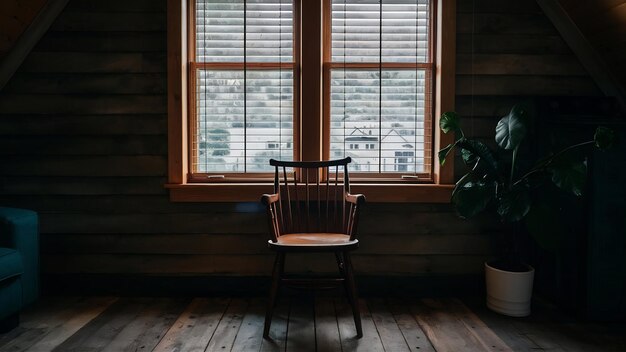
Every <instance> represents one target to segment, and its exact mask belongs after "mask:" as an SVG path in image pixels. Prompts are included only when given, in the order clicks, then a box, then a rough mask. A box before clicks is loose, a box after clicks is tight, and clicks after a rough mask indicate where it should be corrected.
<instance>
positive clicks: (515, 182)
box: [438, 105, 615, 244]
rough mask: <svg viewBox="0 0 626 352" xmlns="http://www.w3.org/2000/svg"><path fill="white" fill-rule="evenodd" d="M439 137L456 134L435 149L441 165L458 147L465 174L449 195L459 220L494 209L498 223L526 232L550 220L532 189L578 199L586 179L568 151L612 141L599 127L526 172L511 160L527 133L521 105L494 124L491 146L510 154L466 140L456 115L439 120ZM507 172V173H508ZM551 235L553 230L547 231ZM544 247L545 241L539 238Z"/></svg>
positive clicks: (607, 145)
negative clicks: (519, 225) (547, 188)
mask: <svg viewBox="0 0 626 352" xmlns="http://www.w3.org/2000/svg"><path fill="white" fill-rule="evenodd" d="M440 121H441V122H440V127H441V130H442V131H443V132H444V133H447V132H450V131H453V132H457V133H458V134H459V135H460V137H459V138H458V139H457V140H456V141H455V142H454V143H453V144H450V145H448V146H446V147H445V148H443V149H441V150H440V151H439V154H438V155H439V161H440V163H441V165H443V164H444V163H443V162H444V160H445V158H446V156H447V155H448V154H450V153H451V152H453V151H454V150H455V149H456V148H459V149H460V154H461V157H462V159H463V162H464V163H465V165H466V166H467V167H468V169H469V171H468V173H467V174H466V175H464V176H463V177H462V178H461V179H460V180H459V181H458V182H457V184H456V186H455V188H454V191H453V192H452V203H453V204H454V206H455V208H456V210H457V213H458V215H459V216H460V217H462V218H471V217H473V216H476V215H478V214H479V213H481V212H483V211H485V210H486V209H489V208H491V207H493V208H494V209H495V211H496V213H497V214H498V215H499V217H500V219H501V220H502V221H503V222H508V223H516V222H519V221H521V220H524V219H526V223H527V225H528V228H529V229H531V230H533V229H534V230H539V229H541V228H542V225H541V222H544V223H546V224H544V225H545V226H544V227H545V228H546V229H550V226H548V225H547V223H551V222H552V221H550V220H551V219H550V218H549V216H553V214H552V213H551V212H550V210H549V209H546V208H550V207H548V206H546V201H545V200H543V201H542V198H541V197H540V196H539V197H536V196H531V194H532V192H533V190H538V191H537V192H536V193H539V194H541V190H540V188H541V187H542V186H543V185H546V184H549V183H553V184H554V185H556V186H557V187H558V188H559V189H561V190H562V191H565V192H568V193H571V194H574V195H576V196H580V195H582V192H583V189H584V185H585V179H586V175H587V165H586V162H585V161H581V160H576V159H575V158H573V157H571V155H570V151H571V150H573V149H579V148H583V147H586V146H590V145H595V146H596V147H597V148H599V149H601V150H604V149H607V148H610V147H611V146H612V145H613V144H614V143H615V135H614V132H613V131H612V130H610V129H608V128H606V127H598V128H597V130H596V132H595V135H594V139H593V140H592V141H587V142H583V143H578V144H575V145H572V146H569V147H567V148H565V149H563V150H560V151H558V152H556V153H553V154H551V155H549V156H547V157H544V158H541V159H539V160H538V161H537V162H536V163H535V164H534V166H532V167H531V168H529V169H528V170H519V167H518V166H517V164H516V159H517V155H518V151H519V147H520V145H521V143H522V142H523V140H524V138H525V137H526V135H527V132H528V128H529V127H528V126H529V117H528V113H527V112H526V110H524V109H523V108H522V107H521V106H519V105H516V106H514V107H513V108H512V109H511V111H510V112H509V114H507V115H506V116H504V117H503V118H502V119H500V121H499V122H498V125H497V127H496V130H495V142H496V144H497V146H498V147H499V148H501V149H503V150H512V153H495V152H494V151H493V150H491V149H490V148H489V147H488V146H487V145H486V144H485V143H483V142H481V141H479V140H474V139H470V138H467V137H465V134H464V133H463V130H462V128H461V123H460V118H459V116H458V115H457V114H456V113H453V112H447V113H445V114H444V115H443V116H442V117H441V120H440ZM500 155H505V156H507V157H509V156H510V159H509V160H500ZM508 164H510V165H511V167H510V170H503V168H502V167H500V166H501V165H508ZM507 171H508V172H507ZM552 231H553V232H555V231H554V230H553V229H552ZM540 242H543V243H546V244H549V243H550V241H549V240H545V238H544V239H542V241H540Z"/></svg>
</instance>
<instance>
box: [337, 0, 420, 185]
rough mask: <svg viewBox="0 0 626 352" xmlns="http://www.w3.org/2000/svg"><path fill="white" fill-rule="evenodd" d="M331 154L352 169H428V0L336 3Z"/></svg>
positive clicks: (386, 170)
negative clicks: (346, 160) (348, 161)
mask: <svg viewBox="0 0 626 352" xmlns="http://www.w3.org/2000/svg"><path fill="white" fill-rule="evenodd" d="M331 21H332V23H331V41H332V42H331V60H332V62H331V64H332V66H331V67H332V68H331V72H330V80H331V82H330V104H331V106H330V115H331V116H330V124H331V126H330V137H331V138H330V140H331V145H330V154H331V157H344V156H350V157H352V158H353V160H354V161H353V163H352V164H351V165H350V167H351V171H361V172H371V173H390V172H399V173H404V174H406V173H415V174H420V173H429V172H430V169H431V165H430V163H431V162H430V159H431V157H430V154H431V149H432V148H431V127H430V122H431V120H430V119H431V118H430V111H431V110H430V108H431V99H432V96H431V92H430V90H431V84H430V80H431V77H432V76H431V75H432V70H431V63H430V28H429V26H430V23H429V21H430V8H429V1H427V0H382V1H378V0H332V14H331Z"/></svg>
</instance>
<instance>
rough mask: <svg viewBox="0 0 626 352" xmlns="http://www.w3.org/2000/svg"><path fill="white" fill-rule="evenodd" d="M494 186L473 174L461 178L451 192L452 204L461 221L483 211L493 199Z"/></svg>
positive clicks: (493, 183) (492, 183)
mask: <svg viewBox="0 0 626 352" xmlns="http://www.w3.org/2000/svg"><path fill="white" fill-rule="evenodd" d="M495 188H496V184H495V182H493V181H491V182H490V181H486V180H484V179H481V178H479V177H476V175H475V174H473V173H471V172H470V173H468V174H466V175H465V176H463V177H462V178H461V179H460V180H459V181H458V182H457V183H456V186H455V187H454V191H452V202H453V203H454V204H455V205H456V211H457V213H458V214H459V216H460V217H462V218H463V219H469V218H471V217H473V216H475V215H478V214H479V213H480V212H482V211H483V210H485V208H486V207H487V205H488V204H489V202H490V201H491V200H492V199H493V197H494V191H495Z"/></svg>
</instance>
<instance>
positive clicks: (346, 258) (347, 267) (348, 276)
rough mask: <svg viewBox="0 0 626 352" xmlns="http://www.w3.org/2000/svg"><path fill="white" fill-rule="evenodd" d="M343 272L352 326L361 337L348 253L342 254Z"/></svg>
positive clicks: (356, 297) (357, 303) (361, 332)
mask: <svg viewBox="0 0 626 352" xmlns="http://www.w3.org/2000/svg"><path fill="white" fill-rule="evenodd" d="M343 263H344V267H345V268H344V270H345V273H346V284H347V288H348V298H349V299H350V304H351V305H352V315H353V316H354V325H355V326H356V336H357V337H358V338H361V337H363V328H362V327H361V311H360V309H359V296H358V294H357V290H356V282H355V281H354V270H352V260H351V259H350V253H348V252H344V253H343Z"/></svg>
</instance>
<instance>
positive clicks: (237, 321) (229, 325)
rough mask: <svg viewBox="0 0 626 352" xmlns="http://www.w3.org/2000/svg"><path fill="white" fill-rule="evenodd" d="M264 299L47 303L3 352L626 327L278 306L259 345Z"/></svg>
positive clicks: (271, 346)
mask: <svg viewBox="0 0 626 352" xmlns="http://www.w3.org/2000/svg"><path fill="white" fill-rule="evenodd" d="M265 304H266V300H265V298H193V299H191V298H149V297H146V298H141V297H49V298H44V299H42V300H40V301H39V302H38V303H37V304H35V305H34V306H32V307H30V308H28V309H26V310H25V311H24V312H23V313H22V314H21V319H20V325H19V326H18V327H17V328H15V329H14V330H12V331H10V332H7V333H5V334H0V351H3V352H4V351H63V352H65V351H81V352H87V351H89V352H96V351H105V352H118V351H121V352H126V351H128V352H130V351H133V352H136V351H168V352H169V351H178V352H188V351H190V352H195V351H197V352H217V351H231V352H247V351H254V352H259V351H282V352H285V351H295V352H303V351H304V352H306V351H319V352H329V351H330V352H350V351H366V352H367V351H369V352H379V351H380V352H383V351H385V352H400V351H420V352H421V351H427V352H434V351H439V352H441V351H443V352H446V351H454V352H456V351H464V352H465V351H529V352H531V351H594V352H596V351H600V352H604V351H607V352H608V351H626V324H624V323H621V324H619V323H612V324H609V323H597V322H581V321H579V320H576V319H574V318H571V317H567V316H565V315H563V314H562V313H560V312H559V311H558V310H557V309H554V308H551V307H550V306H546V305H540V306H539V307H535V308H533V314H532V315H531V316H530V317H527V318H510V317H505V316H502V315H498V314H496V313H493V312H491V311H489V310H487V309H486V308H485V306H484V303H483V302H482V301H476V300H467V299H466V300H463V301H461V300H459V299H455V298H431V299H407V298H403V299H400V298H368V299H361V300H359V307H360V309H361V319H362V324H363V337H362V338H361V339H357V338H356V330H355V327H354V320H353V316H352V309H351V306H350V305H349V304H348V302H347V300H346V299H345V298H337V297H334V296H328V295H319V296H316V295H314V294H311V293H307V294H301V295H291V296H286V297H279V299H278V302H277V306H276V309H275V311H274V318H273V320H272V326H271V329H270V339H263V337H262V335H263V324H264V318H265V308H266V306H265Z"/></svg>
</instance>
